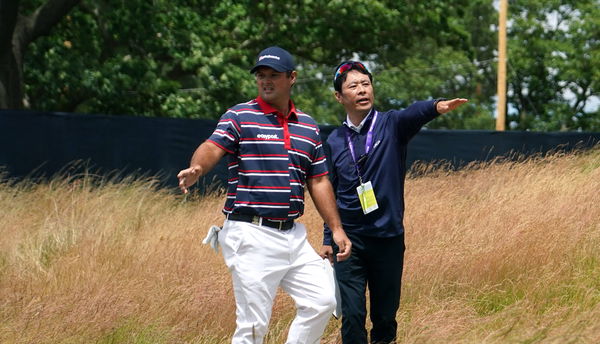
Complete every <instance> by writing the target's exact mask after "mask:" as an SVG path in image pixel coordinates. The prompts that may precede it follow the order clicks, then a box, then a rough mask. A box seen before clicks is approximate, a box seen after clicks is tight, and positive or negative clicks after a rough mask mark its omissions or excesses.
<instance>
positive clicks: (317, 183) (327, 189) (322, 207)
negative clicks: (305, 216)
mask: <svg viewBox="0 0 600 344" xmlns="http://www.w3.org/2000/svg"><path fill="white" fill-rule="evenodd" d="M308 191H309V192H310V196H311V197H312V200H313V202H314V203H315V207H316V208H317V211H318V212H319V214H320V215H321V217H322V218H323V221H325V223H327V226H329V228H330V229H331V231H332V232H336V231H338V230H342V221H341V220H340V215H339V214H338V211H337V205H336V203H335V197H334V195H333V188H332V187H331V183H330V182H329V178H328V177H327V176H323V177H318V178H314V179H309V180H308Z"/></svg>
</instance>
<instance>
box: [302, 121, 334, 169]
mask: <svg viewBox="0 0 600 344" xmlns="http://www.w3.org/2000/svg"><path fill="white" fill-rule="evenodd" d="M315 140H316V141H317V144H316V145H315V149H314V151H313V159H312V162H311V164H310V170H309V171H308V173H307V174H306V178H315V177H320V176H324V175H327V174H328V173H329V170H328V168H327V158H326V157H325V150H324V149H323V142H322V141H321V136H320V135H319V129H316V130H315Z"/></svg>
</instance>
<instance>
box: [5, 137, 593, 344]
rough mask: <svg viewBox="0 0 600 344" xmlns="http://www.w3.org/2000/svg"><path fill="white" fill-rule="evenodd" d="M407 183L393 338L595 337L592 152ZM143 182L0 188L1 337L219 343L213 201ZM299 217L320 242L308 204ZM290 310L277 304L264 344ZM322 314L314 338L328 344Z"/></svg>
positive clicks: (278, 332) (226, 312) (278, 338)
mask: <svg viewBox="0 0 600 344" xmlns="http://www.w3.org/2000/svg"><path fill="white" fill-rule="evenodd" d="M416 168H417V169H418V172H419V173H416V174H415V175H418V176H413V177H409V178H408V180H407V183H406V207H407V211H406V213H407V215H406V219H405V224H406V228H407V231H406V245H407V251H406V264H405V272H404V284H403V290H402V301H401V310H400V312H399V313H398V321H399V326H398V342H399V343H600V147H596V149H593V150H591V151H587V152H583V153H577V154H553V155H551V156H548V157H544V158H531V159H522V160H521V161H518V162H514V161H512V162H497V163H494V164H485V165H473V166H470V167H468V168H465V169H463V170H460V171H454V172H451V171H443V170H439V169H438V170H437V171H436V170H435V169H433V168H432V167H431V166H420V167H416ZM155 185H156V184H155V183H154V182H153V181H151V180H146V179H136V178H130V179H129V180H124V181H123V180H121V181H118V182H117V181H110V180H102V179H98V178H94V177H92V176H78V177H77V178H67V177H64V178H57V179H54V180H52V181H50V182H43V183H33V182H32V181H22V182H19V183H12V182H9V181H7V180H6V179H2V181H1V182H0V343H134V344H139V343H227V342H229V341H230V337H231V334H232V332H233V330H234V327H235V305H234V301H233V294H232V291H231V280H230V277H229V273H228V271H227V269H226V267H225V266H224V264H223V261H222V257H221V255H220V254H216V253H215V252H214V251H212V250H211V249H210V248H209V247H208V246H206V245H202V244H201V240H202V239H203V238H204V235H205V234H206V229H208V227H209V226H210V225H212V224H219V225H220V224H221V223H222V221H223V216H222V214H221V212H220V209H221V206H222V204H223V199H224V196H223V195H218V194H213V195H210V196H206V197H199V196H192V197H189V198H188V199H185V200H184V198H183V197H182V196H181V195H180V194H179V193H177V192H176V190H164V189H159V188H157V187H156V186H155ZM301 221H302V222H303V223H305V224H306V225H307V227H308V228H309V231H310V234H309V235H310V242H311V244H313V246H314V247H315V248H317V249H318V248H319V247H320V242H321V236H322V230H321V228H322V222H321V220H320V218H319V216H318V214H317V213H316V211H315V209H314V207H313V205H312V202H311V201H310V200H307V209H306V214H305V215H304V216H303V217H302V218H301ZM293 316H294V306H293V301H292V300H291V299H290V298H289V297H288V296H287V295H284V294H282V293H280V294H279V295H278V297H277V299H276V302H275V305H274V311H273V318H272V321H271V325H270V332H269V334H268V337H267V339H266V343H272V344H279V343H283V342H284V341H285V338H286V332H287V328H288V326H289V323H290V321H291V319H292V318H293ZM339 324H340V323H339V321H337V320H335V319H332V320H331V321H330V324H329V327H328V329H327V332H326V335H325V338H324V340H323V343H340V339H339V336H338V330H337V329H338V327H339Z"/></svg>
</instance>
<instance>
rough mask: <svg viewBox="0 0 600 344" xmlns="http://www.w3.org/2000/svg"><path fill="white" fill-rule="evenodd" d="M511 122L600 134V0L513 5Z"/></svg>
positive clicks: (546, 0)
mask: <svg viewBox="0 0 600 344" xmlns="http://www.w3.org/2000/svg"><path fill="white" fill-rule="evenodd" d="M511 6H512V8H511V9H510V10H511V11H512V12H513V13H514V14H513V15H512V16H511V18H512V23H511V24H512V25H511V26H510V28H509V29H510V33H509V55H510V56H509V70H510V74H509V78H508V80H509V89H510V94H509V104H511V105H512V106H513V107H514V111H513V114H512V115H511V116H510V119H511V120H512V121H513V125H514V126H515V127H516V128H519V129H532V130H541V131H549V130H577V129H586V130H595V131H599V130H600V109H599V107H598V102H600V99H599V97H598V89H599V87H600V48H599V45H598V44H599V42H600V6H599V3H598V1H597V0H576V1H575V0H570V1H564V0H560V1H559V0H543V1H542V0H531V1H518V2H516V3H515V4H514V5H511Z"/></svg>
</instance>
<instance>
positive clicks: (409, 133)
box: [394, 100, 439, 143]
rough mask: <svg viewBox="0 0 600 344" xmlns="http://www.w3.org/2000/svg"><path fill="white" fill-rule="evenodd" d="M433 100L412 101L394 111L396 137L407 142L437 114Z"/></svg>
mask: <svg viewBox="0 0 600 344" xmlns="http://www.w3.org/2000/svg"><path fill="white" fill-rule="evenodd" d="M435 102H436V101H435V100H423V101H418V102H414V103H413V104H411V105H410V106H409V107H407V108H406V109H404V110H401V111H394V120H395V122H396V128H397V132H398V137H399V138H400V139H401V140H403V141H404V143H407V142H408V141H409V140H410V139H412V138H413V137H414V136H415V135H416V134H417V133H418V132H419V130H421V128H422V127H423V126H424V125H425V124H427V123H428V122H430V121H431V120H433V119H434V118H436V117H437V116H439V113H438V112H437V110H436V109H435Z"/></svg>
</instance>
